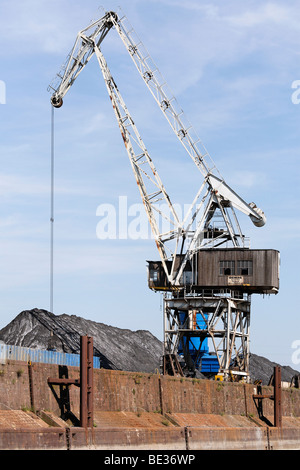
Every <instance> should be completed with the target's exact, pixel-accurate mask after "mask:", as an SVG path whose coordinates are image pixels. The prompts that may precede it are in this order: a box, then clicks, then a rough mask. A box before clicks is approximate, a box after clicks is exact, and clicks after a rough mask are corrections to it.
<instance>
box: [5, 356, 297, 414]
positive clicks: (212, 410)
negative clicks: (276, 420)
mask: <svg viewBox="0 0 300 470" xmlns="http://www.w3.org/2000/svg"><path fill="white" fill-rule="evenodd" d="M62 374H64V376H67V377H69V378H79V368H76V367H60V366H57V365H49V364H33V365H32V377H33V387H32V394H31V392H30V381H29V373H28V365H27V363H25V362H24V363H23V362H12V361H11V362H8V363H6V364H2V365H0V397H1V398H0V409H30V408H31V407H32V399H33V400H34V406H35V409H37V410H51V411H52V412H53V413H55V414H56V415H57V416H59V415H60V407H59V403H58V399H59V397H60V394H61V388H60V386H58V385H54V386H52V387H50V386H49V385H48V383H47V379H48V377H53V378H57V377H59V376H62ZM272 391H273V388H272V387H263V393H269V394H270V393H272ZM253 393H256V388H255V386H254V385H250V384H241V383H224V382H216V381H208V380H194V379H182V378H174V377H163V376H159V375H157V374H142V373H136V372H121V371H111V370H104V369H100V370H97V369H95V370H94V409H95V410H98V411H133V412H141V411H146V412H162V413H200V414H216V415H223V414H228V415H240V416H253V417H258V413H257V409H256V406H255V402H254V400H253V398H252V395H253ZM69 401H70V406H71V410H72V412H73V413H74V414H75V415H76V416H79V388H78V387H76V386H74V385H72V386H70V387H69ZM273 410H274V405H273V401H272V400H269V399H265V400H264V401H263V412H264V415H265V416H272V415H273ZM282 410H283V416H290V417H300V390H298V389H282Z"/></svg>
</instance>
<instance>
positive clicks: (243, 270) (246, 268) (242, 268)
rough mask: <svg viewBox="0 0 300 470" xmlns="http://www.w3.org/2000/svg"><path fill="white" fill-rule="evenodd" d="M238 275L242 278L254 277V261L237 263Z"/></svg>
mask: <svg viewBox="0 0 300 470" xmlns="http://www.w3.org/2000/svg"><path fill="white" fill-rule="evenodd" d="M237 274H238V275H241V276H252V274H253V269H252V261H251V260H241V261H238V262H237Z"/></svg>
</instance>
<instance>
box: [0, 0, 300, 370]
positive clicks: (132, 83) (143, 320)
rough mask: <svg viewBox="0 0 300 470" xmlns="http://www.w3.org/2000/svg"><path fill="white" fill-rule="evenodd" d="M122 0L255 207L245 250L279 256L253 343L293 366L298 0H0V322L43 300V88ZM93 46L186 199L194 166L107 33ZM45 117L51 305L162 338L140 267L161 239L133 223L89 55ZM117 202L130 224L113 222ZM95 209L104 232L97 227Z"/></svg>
mask: <svg viewBox="0 0 300 470" xmlns="http://www.w3.org/2000/svg"><path fill="white" fill-rule="evenodd" d="M119 7H120V8H121V12H122V14H124V15H126V17H127V18H128V20H129V22H130V23H131V24H132V26H133V28H134V29H135V31H136V33H137V35H138V36H139V37H140V39H141V41H142V42H143V44H144V46H145V47H146V49H147V50H148V51H149V53H150V55H151V57H152V59H153V60H154V62H155V63H156V65H157V66H158V68H159V70H160V72H161V73H162V75H163V76H164V77H165V79H166V82H167V83H168V86H169V88H170V89H171V90H172V91H173V93H174V95H175V96H176V98H177V101H178V102H179V103H180V106H181V107H182V109H183V110H184V112H185V115H186V116H187V117H188V119H189V120H190V122H191V123H192V125H193V128H194V129H195V130H196V132H197V134H198V135H199V137H200V138H201V140H202V142H203V143H204V145H205V146H206V148H207V149H208V151H209V153H210V155H211V157H212V158H213V160H214V162H215V164H216V166H217V168H218V170H219V171H220V173H221V174H222V176H223V177H224V179H225V181H226V182H227V183H228V184H229V185H230V186H231V187H232V188H233V189H234V190H235V191H236V192H237V193H238V194H239V195H240V196H241V197H242V198H243V199H244V200H246V201H247V202H252V201H254V202H255V203H256V204H257V206H258V207H260V208H262V209H263V211H264V212H265V214H266V217H267V223H266V225H265V226H264V227H263V228H256V227H254V226H253V225H252V223H251V221H250V219H249V218H248V217H247V216H245V215H244V214H238V217H239V222H240V224H241V226H242V229H243V232H244V233H245V235H246V236H249V237H250V239H251V247H252V248H272V249H276V250H279V251H280V256H281V269H280V291H279V293H278V294H277V295H276V296H275V295H272V296H265V297H262V296H259V295H256V296H255V295H253V296H252V312H251V326H250V351H251V352H253V353H255V354H259V355H262V356H265V357H267V358H268V359H270V360H272V361H275V362H277V363H279V364H281V365H290V366H291V367H293V368H294V369H297V370H299V369H300V316H299V306H298V288H299V281H300V276H299V270H298V265H300V256H299V245H298V243H299V238H300V217H299V215H300V214H299V202H300V196H299V186H300V178H299V175H300V171H299V170H300V164H299V153H300V139H299V137H300V131H299V124H300V65H299V64H300V60H299V59H300V41H299V37H300V10H299V5H298V2H297V1H283V0H281V1H279V0H278V1H276V0H274V1H265V2H261V1H259V0H253V1H252V0H249V1H246V2H240V1H238V0H228V1H217V0H212V1H209V2H208V1H204V0H203V1H201V0H185V1H178V0H130V1H129V0H127V1H126V0H118V1H117V2H115V1H104V0H102V3H100V4H99V3H98V2H97V1H94V0H90V1H89V2H82V1H79V0H72V1H71V0H64V1H62V0H53V1H51V2H49V1H46V0H22V1H21V0H15V1H14V2H11V1H7V0H2V1H1V5H0V41H1V48H0V120H1V126H0V161H1V166H0V329H1V328H3V327H4V326H6V325H7V324H8V323H9V322H10V321H12V320H13V319H14V318H15V317H16V316H17V315H18V314H19V313H20V312H21V311H23V310H28V309H32V308H41V309H46V310H49V309H50V230H51V222H50V210H51V206H50V200H51V112H52V110H51V105H50V96H51V94H50V93H49V92H48V91H47V88H48V85H49V84H50V83H51V82H52V79H53V78H54V76H55V75H56V74H57V73H58V72H59V70H60V67H61V65H62V64H63V63H64V61H65V58H66V56H67V54H68V53H69V51H70V50H71V48H72V46H73V44H74V41H75V38H76V35H77V33H78V31H80V30H82V29H83V28H85V27H86V26H88V25H89V24H90V22H91V20H95V19H98V18H100V17H101V16H103V11H108V10H114V11H118V12H120V10H118V8H119ZM102 52H103V54H104V56H105V58H106V60H107V62H108V65H109V67H110V69H111V72H112V75H113V77H114V79H115V81H116V83H117V84H118V87H119V89H120V91H121V93H122V95H123V98H124V99H125V102H126V104H127V106H128V108H129V110H130V112H131V114H132V116H133V117H134V119H135V123H136V124H137V126H138V129H139V132H140V134H141V135H142V138H143V140H144V142H145V144H146V146H147V148H148V150H149V153H150V155H151V157H152V159H153V161H154V162H155V164H156V165H157V166H158V167H159V169H160V170H161V172H160V175H161V177H162V180H163V183H164V185H165V186H166V188H167V191H168V193H170V195H171V197H172V194H173V192H172V191H173V190H174V192H175V196H174V197H175V199H174V197H173V198H172V199H173V201H174V202H176V203H177V204H179V205H181V206H183V205H184V204H188V203H189V202H190V198H189V194H190V190H191V188H193V190H194V193H196V191H197V190H198V189H199V187H200V185H201V183H202V181H201V178H199V174H196V173H195V172H194V170H193V167H192V163H191V161H188V159H189V157H188V156H187V155H185V154H184V153H183V151H182V148H181V147H180V144H179V143H178V141H177V139H176V137H175V135H174V134H173V133H172V131H171V128H170V127H169V126H168V123H167V122H166V120H165V119H164V117H163V115H162V113H161V112H160V111H159V109H158V107H157V105H156V103H155V102H154V100H153V98H152V97H151V95H150V93H149V91H148V90H147V88H146V87H145V85H144V83H143V82H142V80H141V78H140V76H139V75H138V73H137V71H136V69H135V67H134V64H133V62H132V61H131V59H130V57H129V55H128V53H127V51H126V50H125V47H124V45H123V44H122V42H121V40H120V38H119V36H118V35H117V32H116V31H114V30H112V31H110V33H109V34H108V36H107V37H106V38H105V41H104V42H103V46H102ZM54 128H55V131H54V222H53V224H52V226H53V230H54V244H53V248H54V258H53V266H54V271H53V273H54V277H53V281H54V283H53V312H54V313H55V314H56V315H60V314H63V313H66V314H69V315H78V316H81V317H83V318H86V319H90V320H93V321H96V322H100V323H105V324H109V325H113V326H116V327H119V328H129V329H131V330H139V329H145V330H149V331H151V332H152V333H153V334H154V335H155V336H157V337H158V338H159V339H162V337H163V312H162V297H161V294H158V293H154V292H152V291H150V290H149V288H148V285H147V271H146V266H147V263H146V260H149V259H158V252H157V249H156V246H155V243H154V241H153V239H151V237H150V236H144V237H134V236H129V235H130V233H131V234H132V233H133V232H132V231H131V232H130V230H129V227H131V229H132V230H133V231H134V230H135V233H136V230H137V227H136V226H135V223H136V215H137V210H138V209H139V207H140V204H141V200H140V196H139V193H138V190H137V188H136V183H135V180H134V177H133V174H132V170H131V167H130V164H129V161H128V157H127V154H126V151H125V148H124V145H123V142H122V138H121V135H120V132H119V128H118V125H117V122H116V120H115V117H114V114H113V110H112V108H111V104H110V100H109V98H108V95H107V91H106V88H105V85H104V81H103V78H102V74H101V71H100V69H99V67H98V64H97V61H96V58H95V57H93V58H92V59H91V61H90V62H89V64H88V65H87V66H86V67H85V69H84V70H83V71H82V73H81V74H80V76H79V77H78V78H77V80H76V82H75V83H74V84H73V86H72V87H71V89H70V90H69V91H68V93H67V95H66V96H65V98H64V105H63V106H62V108H60V109H56V110H55V112H54ZM122 204H123V206H122ZM124 204H125V205H126V210H125V216H126V217H125V221H124V219H123V221H122V223H123V225H122V227H123V229H124V227H125V229H126V226H127V228H128V233H129V235H128V234H127V236H126V234H125V235H124V233H125V232H122V230H121V231H120V230H119V226H120V223H121V222H120V214H121V213H122V217H124ZM107 208H110V209H112V210H114V212H113V214H114V215H115V222H116V228H117V230H116V236H115V237H114V238H104V237H101V234H100V231H101V230H100V229H101V220H102V221H103V214H104V212H103V211H104V210H105V209H107ZM122 211H123V212H122ZM140 217H141V218H140V219H139V221H141V220H144V219H142V217H143V216H142V214H140ZM99 222H100V225H99ZM143 223H144V222H143ZM124 224H125V225H124ZM126 224H127V225H126ZM143 227H144V226H143ZM99 235H100V236H99Z"/></svg>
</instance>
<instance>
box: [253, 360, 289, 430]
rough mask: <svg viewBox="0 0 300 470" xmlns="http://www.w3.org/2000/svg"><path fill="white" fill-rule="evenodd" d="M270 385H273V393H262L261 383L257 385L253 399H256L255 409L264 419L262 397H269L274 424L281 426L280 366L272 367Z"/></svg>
mask: <svg viewBox="0 0 300 470" xmlns="http://www.w3.org/2000/svg"><path fill="white" fill-rule="evenodd" d="M271 382H272V385H273V387H274V389H273V394H263V393H262V387H261V385H258V387H257V392H258V393H256V394H254V395H253V399H254V400H255V401H256V400H257V410H258V414H259V417H260V419H262V420H265V417H264V414H263V399H265V398H269V399H270V400H273V401H274V426H275V427H277V428H282V399H281V367H279V366H275V367H274V374H273V377H272V380H271Z"/></svg>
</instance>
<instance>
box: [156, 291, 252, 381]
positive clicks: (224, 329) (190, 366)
mask: <svg viewBox="0 0 300 470" xmlns="http://www.w3.org/2000/svg"><path fill="white" fill-rule="evenodd" d="M250 303H251V302H250V299H249V298H248V296H245V297H244V296H241V294H240V293H235V292H233V291H228V292H227V293H223V294H222V295H220V294H219V293H218V294H217V295H215V294H214V293H213V292H203V293H202V295H197V296H196V295H195V296H193V295H189V296H185V297H175V296H167V295H166V296H165V298H164V318H165V325H164V356H165V357H166V356H167V355H168V354H170V355H172V356H173V355H175V354H177V352H178V350H179V349H180V350H181V351H182V358H181V362H182V370H183V371H184V373H185V375H187V374H189V373H193V372H194V371H195V369H197V362H198V361H199V357H200V356H201V346H202V343H203V341H204V340H205V339H206V338H209V339H210V341H211V344H212V346H213V348H212V350H213V351H214V357H215V358H216V360H217V361H218V369H219V370H218V373H219V374H222V375H224V377H225V379H230V378H231V375H230V374H232V373H234V374H235V375H239V376H240V377H245V378H247V376H248V374H249V333H250ZM194 312H197V315H198V316H201V319H202V323H203V327H202V328H200V327H199V322H196V321H195V320H194V321H191V316H192V315H193V314H194ZM182 313H185V321H184V322H182V321H181V320H180V314H182ZM193 338H200V341H199V344H198V349H195V351H194V354H193V356H192V355H191V354H190V349H191V348H190V344H189V342H190V341H192V340H193Z"/></svg>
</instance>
